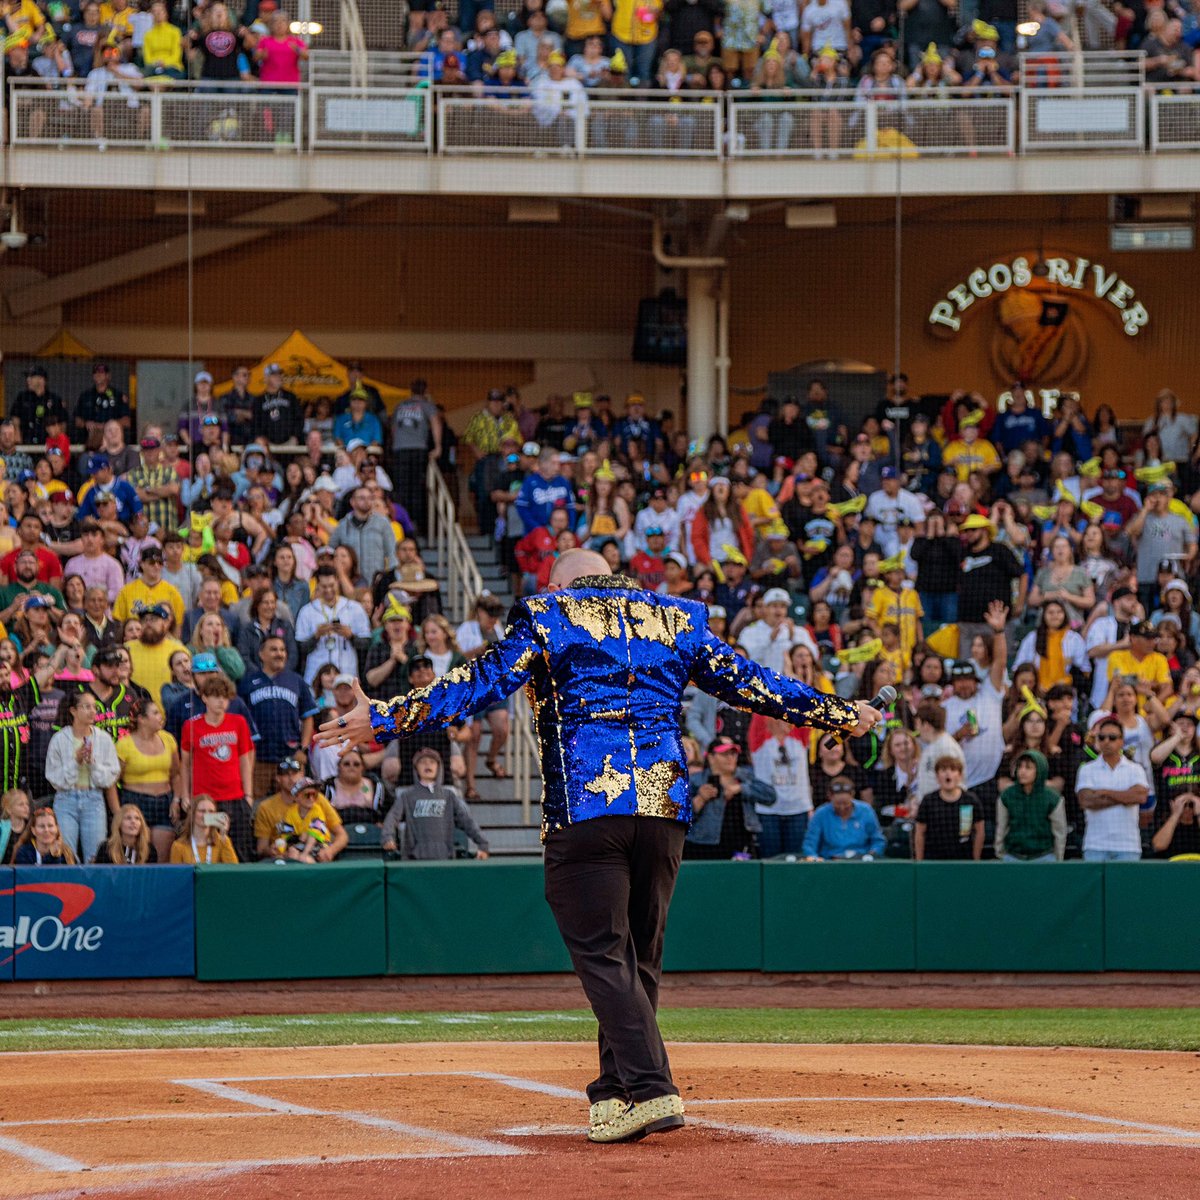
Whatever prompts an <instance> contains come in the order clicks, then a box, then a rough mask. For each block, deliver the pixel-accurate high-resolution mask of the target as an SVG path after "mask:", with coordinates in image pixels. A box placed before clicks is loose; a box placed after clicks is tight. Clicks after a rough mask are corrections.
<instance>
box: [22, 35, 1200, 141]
mask: <svg viewBox="0 0 1200 1200" xmlns="http://www.w3.org/2000/svg"><path fill="white" fill-rule="evenodd" d="M331 57H332V56H331ZM398 57H399V56H398ZM414 61H415V60H414V59H413V57H412V56H406V58H405V62H404V63H403V64H402V65H401V64H399V63H398V65H397V70H403V71H411V70H412V69H414V68H413V66H412V64H413V62H414ZM341 76H342V72H341V70H340V67H336V63H335V65H334V67H331V68H329V69H326V67H318V70H317V74H316V77H317V78H318V79H325V80H330V79H334V78H340V77H341ZM403 77H404V76H403V75H402V74H401V75H397V76H396V78H397V79H401V78H403ZM8 85H9V86H8V92H7V100H8V112H7V121H6V122H5V123H4V130H5V133H6V135H7V137H8V140H9V142H10V144H12V145H14V146H55V145H56V146H59V147H62V148H66V147H72V146H79V147H87V148H90V149H93V150H95V149H106V148H107V147H109V146H113V147H140V148H144V149H149V150H162V151H169V150H171V149H173V148H177V147H178V148H189V149H208V150H214V151H221V150H228V149H238V150H268V149H269V150H274V151H277V152H285V153H291V152H296V151H300V150H362V151H370V150H375V151H380V150H383V151H389V152H392V151H409V152H414V153H424V154H432V153H440V154H445V155H496V154H509V155H512V154H516V155H528V156H534V157H555V156H559V157H572V158H575V157H589V158H592V157H602V156H626V157H646V158H668V159H671V158H698V159H708V160H715V159H752V158H802V159H803V158H807V159H819V158H832V159H841V160H843V161H852V160H856V159H896V158H901V159H911V158H927V157H968V156H970V157H974V156H976V155H979V156H985V155H991V156H997V155H1011V154H1016V153H1021V154H1035V153H1060V154H1061V153H1075V152H1077V151H1089V150H1092V151H1105V150H1108V151H1113V150H1117V151H1137V152H1150V153H1156V152H1158V151H1164V150H1194V149H1197V148H1200V85H1183V86H1182V87H1181V86H1180V85H1178V84H1175V85H1155V84H1144V85H1141V86H1138V87H1087V88H1080V87H1054V88H1050V87H1047V88H1032V89H1026V90H1014V91H1012V92H1008V93H1004V94H999V95H998V94H996V93H994V92H993V93H988V94H985V95H981V94H979V93H978V92H975V93H971V92H966V91H964V90H962V89H956V90H947V91H944V92H938V93H936V94H935V95H929V94H921V93H910V94H908V95H907V96H905V97H904V98H902V99H900V100H895V99H889V100H879V101H866V100H864V99H861V98H858V97H855V96H854V95H852V94H849V95H847V97H846V99H845V100H840V101H830V100H827V99H819V100H809V99H808V98H807V97H806V95H805V93H803V92H782V93H773V92H747V93H740V94H738V93H735V94H731V95H722V94H719V93H713V92H688V93H686V95H685V96H682V97H680V96H675V97H670V96H667V95H665V94H664V93H663V92H651V91H637V90H630V89H623V90H621V91H601V90H598V89H597V90H592V91H589V92H587V93H582V92H580V93H562V94H560V93H551V92H539V91H534V92H532V93H529V94H523V95H515V96H507V97H503V96H496V95H493V94H490V93H489V92H486V91H480V90H473V89H469V88H453V89H445V88H441V87H435V88H429V87H426V86H423V85H415V86H400V85H399V84H383V83H377V84H373V85H370V86H360V85H356V84H347V83H338V84H334V83H329V82H325V83H308V84H304V85H301V86H300V87H298V88H294V89H287V88H279V87H273V86H269V85H262V84H257V83H231V84H225V85H221V86H219V87H213V86H211V85H208V84H206V83H205V82H203V81H200V82H195V83H160V82H155V83H153V84H151V83H150V82H149V81H137V80H134V81H132V82H131V81H120V80H116V79H115V78H114V80H113V81H112V82H111V83H110V85H109V86H108V87H107V88H105V89H103V90H100V89H97V88H96V87H95V86H94V85H85V84H83V83H82V82H79V81H76V80H28V79H12V80H9V81H8ZM1189 89H1193V90H1189Z"/></svg>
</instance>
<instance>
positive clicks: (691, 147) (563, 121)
mask: <svg viewBox="0 0 1200 1200" xmlns="http://www.w3.org/2000/svg"><path fill="white" fill-rule="evenodd" d="M723 101H724V98H723V97H722V96H721V95H720V94H719V93H716V92H689V93H688V94H687V98H686V99H682V98H668V97H667V96H666V95H664V93H663V92H652V91H636V90H627V89H626V90H622V91H620V92H600V91H594V92H592V93H589V94H584V93H582V92H578V93H574V94H572V93H566V94H562V93H558V92H550V91H546V92H541V91H538V90H536V89H535V90H534V91H532V92H531V93H530V94H529V95H528V96H522V97H520V98H496V97H491V96H487V95H486V94H484V95H480V94H479V93H478V92H463V91H449V92H444V93H442V92H439V95H438V101H437V103H438V114H439V115H438V149H439V150H440V151H441V152H442V153H444V154H497V153H500V154H503V153H509V152H511V151H512V150H524V151H528V152H532V153H533V154H536V155H569V156H576V155H583V154H589V155H591V154H621V155H650V156H654V157H662V156H666V157H671V156H680V155H683V156H692V157H702V158H719V157H720V155H721V144H722V140H723V130H724V122H723V116H724V112H723Z"/></svg>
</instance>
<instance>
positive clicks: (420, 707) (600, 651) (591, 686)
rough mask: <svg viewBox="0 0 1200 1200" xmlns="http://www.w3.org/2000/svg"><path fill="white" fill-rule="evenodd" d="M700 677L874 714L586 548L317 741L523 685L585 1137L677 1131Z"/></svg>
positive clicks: (722, 685) (791, 713)
mask: <svg viewBox="0 0 1200 1200" xmlns="http://www.w3.org/2000/svg"><path fill="white" fill-rule="evenodd" d="M689 680H691V681H693V682H694V683H695V684H696V685H697V686H698V687H700V688H701V689H702V690H704V691H707V692H710V693H712V694H713V695H716V696H719V697H720V698H722V699H724V700H725V701H727V702H728V703H730V704H734V705H736V706H738V707H739V708H745V709H748V710H750V711H752V712H759V713H762V714H763V715H764V716H770V717H778V718H779V719H781V720H784V721H788V722H791V723H792V724H795V725H812V726H815V727H817V728H820V729H827V730H831V731H835V732H839V733H843V734H855V735H861V734H865V733H867V732H868V731H869V730H870V729H871V728H872V727H873V726H874V725H875V724H876V723H877V722H878V721H879V719H880V717H881V714H880V713H879V712H877V711H876V710H875V709H873V708H871V707H870V706H869V705H867V704H855V703H850V702H849V701H846V700H842V699H839V698H838V697H836V696H826V695H822V694H821V693H819V692H816V691H814V690H813V689H812V688H810V687H808V686H806V685H805V684H803V683H800V682H799V681H798V680H795V679H788V678H785V677H784V676H782V675H778V674H776V673H775V672H774V671H771V670H769V669H767V668H765V667H763V666H761V665H759V664H758V663H755V662H752V661H750V660H749V659H747V658H743V657H741V656H739V655H737V654H735V653H734V652H733V649H732V647H730V646H728V645H726V644H725V643H724V642H722V641H720V640H719V639H718V638H717V637H716V636H715V634H713V633H712V631H711V630H710V629H709V627H708V609H707V608H706V607H705V606H704V605H703V604H700V603H698V602H696V601H694V600H686V599H683V598H681V597H675V596H665V595H659V594H658V593H657V592H648V591H645V590H644V589H642V588H641V587H639V586H638V584H637V583H635V582H634V581H633V580H631V579H627V578H624V577H623V576H619V575H613V574H612V571H611V568H610V567H609V564H608V562H607V561H606V560H605V559H604V558H603V557H602V556H601V555H599V554H597V553H595V552H593V551H590V550H571V551H567V552H565V553H563V554H562V555H560V556H559V558H558V559H557V560H556V561H555V564H554V567H553V569H552V571H551V574H550V579H549V588H548V590H547V591H546V592H544V593H542V594H539V595H536V596H528V597H526V598H524V599H522V600H519V601H518V602H517V603H516V604H515V605H514V606H513V608H512V611H511V613H510V617H509V625H508V630H507V633H506V635H505V637H504V638H503V640H501V641H499V642H497V643H496V644H495V645H493V646H491V647H489V648H488V649H487V650H485V651H484V652H483V653H482V654H481V655H480V656H479V657H478V658H475V659H473V660H471V661H470V662H466V663H463V664H462V665H461V666H458V667H455V668H453V669H452V670H450V671H448V672H447V673H446V674H445V675H443V676H441V678H440V679H437V680H435V681H434V682H433V683H431V684H429V685H427V686H425V687H421V688H417V689H415V690H414V691H411V692H409V693H408V694H407V695H405V696H397V697H396V698H395V699H393V700H390V701H386V702H385V701H379V700H376V701H372V700H370V699H368V697H367V696H366V694H365V693H364V692H363V690H362V688H361V686H359V684H358V681H357V680H356V681H355V684H354V692H355V699H356V703H355V706H354V707H353V708H352V709H351V710H350V711H349V712H346V713H344V714H343V715H342V716H340V717H336V718H334V719H333V720H330V721H327V722H326V723H325V724H324V725H322V726H321V728H320V731H319V732H318V734H317V737H316V739H315V740H316V742H317V744H319V745H324V746H330V747H339V746H340V747H341V748H342V749H345V748H346V747H347V746H349V745H356V744H366V743H369V742H371V741H374V740H377V741H379V742H389V741H393V740H394V739H396V738H400V737H407V736H408V735H410V734H414V733H417V732H419V731H420V730H422V729H430V728H434V727H437V726H441V725H448V724H451V723H454V722H461V721H464V720H466V718H467V717H469V716H471V715H472V714H474V713H478V712H481V711H483V710H484V709H486V708H487V707H488V706H489V705H493V704H498V703H500V702H501V701H503V700H504V699H505V698H506V697H507V696H509V695H511V694H512V693H513V692H515V691H516V690H517V688H519V687H525V688H526V690H527V693H528V694H529V696H530V703H531V705H532V708H533V714H534V725H535V729H536V733H537V737H538V740H539V742H540V744H541V769H542V786H543V795H542V836H543V839H544V841H545V844H546V852H545V878H546V899H547V901H548V903H549V905H550V909H551V911H552V912H553V913H554V917H555V920H556V921H557V923H558V927H559V931H560V933H561V934H562V937H563V940H564V942H565V943H566V945H567V949H568V950H569V951H570V954H571V961H572V963H573V964H574V967H575V971H576V973H577V974H578V975H579V978H580V981H581V983H582V984H583V988H584V991H585V992H586V994H587V997H588V1000H589V1001H590V1002H591V1005H592V1011H593V1012H594V1013H595V1014H596V1019H597V1021H598V1022H599V1025H600V1039H599V1048H600V1075H599V1077H598V1078H597V1079H596V1080H595V1081H594V1082H593V1083H592V1084H591V1085H590V1086H589V1087H588V1099H589V1100H590V1101H591V1109H590V1111H589V1130H588V1138H589V1140H591V1141H594V1142H619V1141H628V1140H630V1139H634V1138H640V1137H643V1136H644V1135H645V1134H647V1133H656V1132H660V1131H665V1130H668V1129H676V1128H678V1127H679V1126H680V1125H682V1124H683V1104H682V1102H681V1100H680V1098H679V1089H678V1088H677V1087H676V1086H675V1083H674V1081H673V1080H672V1078H671V1069H670V1064H669V1062H668V1061H667V1052H666V1048H665V1047H664V1045H663V1041H662V1035H661V1033H660V1032H659V1029H658V1023H657V1020H656V1009H657V1004H658V983H659V977H660V974H661V971H662V949H663V935H664V931H665V927H666V919H667V910H668V908H669V906H670V902H671V895H672V892H673V891H674V888H675V877H676V874H677V873H678V870H679V863H680V859H681V858H682V854H683V841H684V834H685V832H686V830H687V827H688V825H689V823H690V822H691V818H692V798H691V794H690V789H689V786H688V767H687V759H686V757H685V754H684V746H683V731H682V730H681V729H680V726H679V708H680V702H681V699H682V696H683V691H684V688H685V687H687V685H688V681H689Z"/></svg>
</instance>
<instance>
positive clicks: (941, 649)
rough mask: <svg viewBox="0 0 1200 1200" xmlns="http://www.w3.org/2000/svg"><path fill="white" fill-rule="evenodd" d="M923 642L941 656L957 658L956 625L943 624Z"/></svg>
mask: <svg viewBox="0 0 1200 1200" xmlns="http://www.w3.org/2000/svg"><path fill="white" fill-rule="evenodd" d="M925 644H926V645H927V646H928V647H929V648H930V650H932V651H933V652H934V654H938V655H940V656H941V657H942V658H957V657H958V626H957V625H943V626H942V627H941V629H937V630H935V631H934V632H933V633H931V634H930V635H929V636H928V637H927V638H926V639H925Z"/></svg>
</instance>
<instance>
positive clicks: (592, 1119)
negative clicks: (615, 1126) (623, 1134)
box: [588, 1099, 629, 1129]
mask: <svg viewBox="0 0 1200 1200" xmlns="http://www.w3.org/2000/svg"><path fill="white" fill-rule="evenodd" d="M628 1107H629V1101H628V1100H621V1099H613V1100H597V1101H596V1103H595V1104H593V1105H592V1107H591V1108H590V1109H589V1110H588V1127H589V1128H590V1129H595V1128H597V1126H600V1125H606V1124H607V1123H608V1122H609V1121H611V1120H613V1119H614V1118H616V1117H619V1116H620V1115H621V1114H622V1113H623V1112H624V1111H625V1110H626V1109H627V1108H628Z"/></svg>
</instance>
